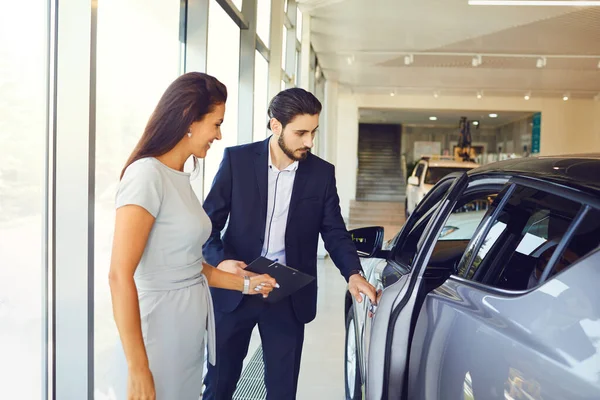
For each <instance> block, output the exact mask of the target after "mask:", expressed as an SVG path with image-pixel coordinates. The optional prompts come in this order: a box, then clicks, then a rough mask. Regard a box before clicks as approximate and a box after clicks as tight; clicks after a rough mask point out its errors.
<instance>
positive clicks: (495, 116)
mask: <svg viewBox="0 0 600 400" xmlns="http://www.w3.org/2000/svg"><path fill="white" fill-rule="evenodd" d="M490 118H498V114H494V113H492V114H490Z"/></svg>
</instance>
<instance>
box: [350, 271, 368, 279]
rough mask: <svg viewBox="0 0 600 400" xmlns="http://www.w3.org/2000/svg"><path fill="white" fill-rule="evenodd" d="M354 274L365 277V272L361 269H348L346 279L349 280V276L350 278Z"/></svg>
mask: <svg viewBox="0 0 600 400" xmlns="http://www.w3.org/2000/svg"><path fill="white" fill-rule="evenodd" d="M354 275H358V276H361V277H363V278H364V277H365V273H364V272H363V270H362V269H353V270H352V271H350V273H349V274H348V280H350V278H352V277H353V276H354Z"/></svg>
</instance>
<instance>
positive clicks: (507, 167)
mask: <svg viewBox="0 0 600 400" xmlns="http://www.w3.org/2000/svg"><path fill="white" fill-rule="evenodd" d="M352 236H353V240H354V241H355V244H356V247H357V250H358V252H359V255H360V256H361V257H363V258H362V265H363V269H364V271H365V274H366V276H367V279H368V280H369V281H370V282H371V283H372V284H373V285H375V286H376V287H377V288H378V289H379V290H381V295H380V299H379V302H378V304H377V306H374V305H372V304H371V303H370V302H369V300H368V298H365V299H364V301H363V302H362V303H357V302H356V301H355V300H354V299H353V298H352V296H350V295H349V294H347V296H346V302H345V304H346V310H345V311H346V368H345V372H346V375H345V376H346V398H347V399H362V398H366V399H368V400H379V399H384V400H388V399H390V400H391V399H427V400H438V399H439V400H454V399H461V400H464V399H469V400H470V399H477V400H479V399H515V400H516V399H523V400H525V399H526V400H532V399H536V400H537V399H543V400H550V399H557V400H558V399H568V400H578V399H600V155H592V156H577V157H544V158H528V159H518V160H509V161H505V162H501V163H496V164H491V165H488V166H485V167H481V168H478V169H475V170H472V171H469V172H468V173H466V174H461V175H458V174H455V175H452V176H448V177H446V178H444V179H443V180H442V181H440V182H439V183H438V184H437V185H436V186H435V187H434V188H433V189H432V190H431V191H430V192H429V193H428V194H427V196H426V197H425V198H424V199H423V201H422V202H421V203H420V204H419V206H418V207H417V208H416V209H415V211H414V213H413V214H412V215H411V217H410V218H409V219H408V221H407V222H406V224H405V226H404V227H403V228H402V230H401V231H400V232H399V233H398V234H397V235H396V237H395V238H394V239H393V240H391V241H390V242H387V243H383V229H382V228H380V227H373V228H362V229H357V230H354V231H352Z"/></svg>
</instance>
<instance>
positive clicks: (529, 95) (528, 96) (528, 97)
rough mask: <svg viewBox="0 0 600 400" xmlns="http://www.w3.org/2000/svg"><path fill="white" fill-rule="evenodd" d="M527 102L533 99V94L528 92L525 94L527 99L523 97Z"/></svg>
mask: <svg viewBox="0 0 600 400" xmlns="http://www.w3.org/2000/svg"><path fill="white" fill-rule="evenodd" d="M523 98H524V99H525V100H529V99H530V98H531V92H528V93H526V94H525V97H523Z"/></svg>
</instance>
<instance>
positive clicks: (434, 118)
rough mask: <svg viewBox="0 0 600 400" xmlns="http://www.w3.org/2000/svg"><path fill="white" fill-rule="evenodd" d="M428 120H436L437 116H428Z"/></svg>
mask: <svg viewBox="0 0 600 400" xmlns="http://www.w3.org/2000/svg"><path fill="white" fill-rule="evenodd" d="M429 120H430V121H437V117H429Z"/></svg>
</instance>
